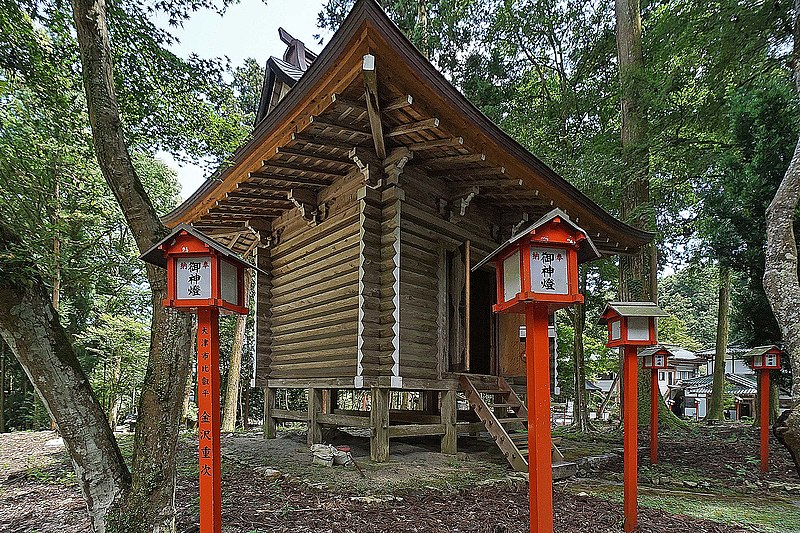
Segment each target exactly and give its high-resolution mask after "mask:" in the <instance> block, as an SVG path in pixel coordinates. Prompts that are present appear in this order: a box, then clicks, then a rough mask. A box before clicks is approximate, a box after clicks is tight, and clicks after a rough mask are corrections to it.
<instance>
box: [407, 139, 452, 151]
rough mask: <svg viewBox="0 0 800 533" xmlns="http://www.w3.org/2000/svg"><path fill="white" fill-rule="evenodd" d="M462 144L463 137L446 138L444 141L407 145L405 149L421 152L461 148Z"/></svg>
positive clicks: (436, 140) (435, 140)
mask: <svg viewBox="0 0 800 533" xmlns="http://www.w3.org/2000/svg"><path fill="white" fill-rule="evenodd" d="M463 144H464V137H448V138H446V139H434V140H432V141H422V142H418V143H413V144H408V145H406V147H407V148H408V149H409V150H411V151H412V152H420V151H423V150H433V149H435V148H449V147H451V146H461V145H463Z"/></svg>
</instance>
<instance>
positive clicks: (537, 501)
mask: <svg viewBox="0 0 800 533" xmlns="http://www.w3.org/2000/svg"><path fill="white" fill-rule="evenodd" d="M548 316H549V312H548V310H547V306H546V305H541V304H538V305H537V304H528V305H527V306H526V309H525V330H526V331H527V335H526V339H525V358H526V360H527V374H528V377H527V386H528V476H529V486H530V509H531V533H552V531H553V455H552V451H551V444H550V338H549V337H548V334H547V321H548Z"/></svg>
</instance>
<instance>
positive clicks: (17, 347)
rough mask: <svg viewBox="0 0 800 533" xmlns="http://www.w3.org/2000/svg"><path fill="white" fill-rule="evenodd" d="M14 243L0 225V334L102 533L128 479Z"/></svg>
mask: <svg viewBox="0 0 800 533" xmlns="http://www.w3.org/2000/svg"><path fill="white" fill-rule="evenodd" d="M19 244H20V241H19V239H17V238H16V237H15V236H14V235H13V233H12V232H11V231H10V230H8V229H7V228H5V227H4V226H3V225H2V224H1V223H0V257H2V258H3V259H4V260H3V262H0V335H2V337H3V340H5V342H6V344H8V346H9V347H10V348H11V351H12V352H13V353H14V355H15V356H16V357H17V360H18V361H19V363H20V365H21V366H22V368H23V369H24V370H25V373H26V374H27V376H28V378H29V379H30V381H31V383H32V384H33V386H34V388H35V390H36V392H37V393H38V394H39V397H40V398H41V400H42V403H43V404H44V406H45V407H46V409H47V410H48V412H49V413H50V416H51V417H52V418H54V419H55V420H56V423H57V424H58V428H59V431H60V432H61V436H62V437H63V438H64V444H65V446H66V448H67V452H68V453H69V455H70V458H71V459H72V464H73V467H74V469H75V474H76V476H77V479H78V484H79V485H80V487H81V491H82V492H83V496H84V498H85V500H86V504H87V507H88V510H89V517H90V519H91V522H92V526H93V528H94V530H95V531H96V532H98V533H103V532H104V531H106V525H107V518H108V517H109V515H110V514H111V513H113V512H114V511H115V508H116V507H117V506H118V505H119V504H120V502H121V500H122V499H123V498H124V496H125V493H126V491H127V490H128V488H129V487H130V474H129V473H128V470H127V468H126V466H125V461H124V460H123V458H122V454H121V453H120V451H119V447H118V446H117V441H116V440H115V439H114V433H113V432H112V431H111V428H110V427H109V425H108V421H107V420H106V415H105V412H104V411H103V408H102V406H101V405H100V403H99V402H98V401H97V398H96V397H95V395H94V392H92V389H91V387H90V385H89V379H88V378H87V377H86V374H84V372H83V370H82V369H81V366H80V363H79V362H78V359H77V357H76V356H75V352H74V351H73V349H72V344H71V343H70V339H69V336H68V334H67V332H66V331H64V329H63V328H62V327H61V324H60V322H59V320H58V315H57V313H56V311H55V309H54V308H53V305H52V301H51V295H50V294H48V293H47V291H46V289H45V284H44V282H43V281H42V280H41V279H40V278H39V277H38V276H37V275H33V276H30V274H29V273H30V272H33V271H35V267H34V266H32V265H28V264H24V265H20V264H19V262H17V258H16V257H15V256H14V254H15V251H14V248H16V247H17V246H19ZM7 258H8V259H7ZM20 273H23V274H22V275H20Z"/></svg>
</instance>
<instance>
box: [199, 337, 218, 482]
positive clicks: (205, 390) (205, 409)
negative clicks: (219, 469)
mask: <svg viewBox="0 0 800 533" xmlns="http://www.w3.org/2000/svg"><path fill="white" fill-rule="evenodd" d="M197 333H198V335H197V336H198V340H199V343H198V349H199V350H200V364H199V365H198V368H197V381H198V389H199V392H200V397H199V398H198V401H197V406H198V418H197V421H198V429H197V436H198V440H199V448H198V451H199V454H200V475H201V476H208V477H210V476H211V475H212V471H213V467H214V463H213V457H212V453H211V452H212V448H211V446H212V444H213V443H212V431H213V427H212V415H211V412H213V411H212V409H213V402H212V401H211V398H210V395H211V393H212V392H211V390H210V389H211V377H212V376H211V368H210V365H209V363H207V361H208V359H209V351H210V347H209V341H210V337H211V335H210V331H209V328H208V327H207V326H201V327H200V330H199V331H198V332H197Z"/></svg>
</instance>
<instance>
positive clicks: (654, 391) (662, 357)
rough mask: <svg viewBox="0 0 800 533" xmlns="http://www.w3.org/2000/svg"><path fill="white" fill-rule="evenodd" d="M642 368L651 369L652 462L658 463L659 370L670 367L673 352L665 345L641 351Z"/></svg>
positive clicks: (652, 463) (653, 463)
mask: <svg viewBox="0 0 800 533" xmlns="http://www.w3.org/2000/svg"><path fill="white" fill-rule="evenodd" d="M639 357H641V358H642V368H643V369H645V370H650V464H651V465H655V464H658V404H659V402H660V401H661V391H660V390H659V388H658V371H659V370H664V369H666V368H669V358H670V357H672V352H670V351H669V350H668V349H666V348H664V347H663V346H653V347H652V348H646V349H644V350H642V351H641V353H640V354H639Z"/></svg>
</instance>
